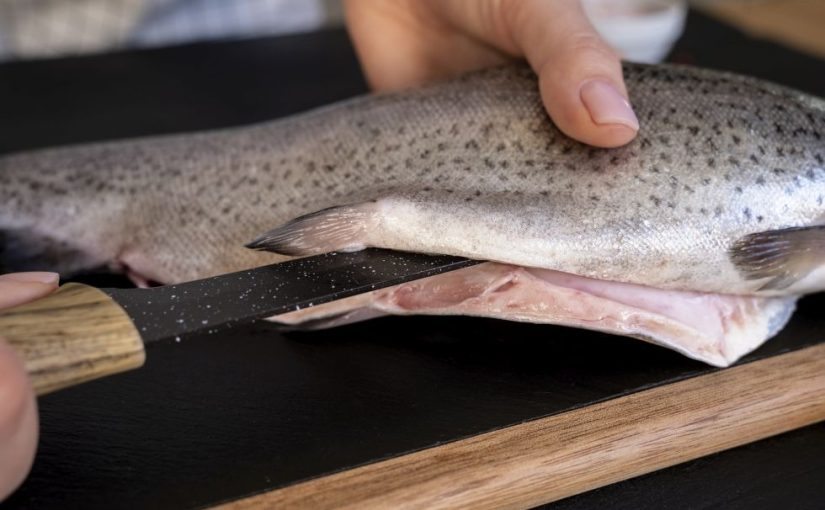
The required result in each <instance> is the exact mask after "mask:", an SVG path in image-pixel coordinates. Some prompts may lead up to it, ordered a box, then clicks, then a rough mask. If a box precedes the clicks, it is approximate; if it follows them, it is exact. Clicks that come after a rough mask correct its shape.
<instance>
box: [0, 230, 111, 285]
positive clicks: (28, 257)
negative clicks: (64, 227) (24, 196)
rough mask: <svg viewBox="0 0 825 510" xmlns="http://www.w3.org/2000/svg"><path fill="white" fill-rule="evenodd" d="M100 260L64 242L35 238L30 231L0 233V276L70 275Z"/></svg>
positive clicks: (40, 237)
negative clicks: (25, 273)
mask: <svg viewBox="0 0 825 510" xmlns="http://www.w3.org/2000/svg"><path fill="white" fill-rule="evenodd" d="M101 263H102V261H100V260H97V259H96V258H95V257H92V256H91V255H90V254H89V253H88V252H84V251H81V250H79V249H77V248H75V247H74V246H71V245H70V244H69V243H67V242H65V241H60V240H58V239H55V238H52V237H48V236H44V235H39V234H37V233H36V232H35V231H34V230H29V229H10V230H4V231H0V273H7V272H12V271H56V272H58V273H61V274H71V273H75V272H77V271H80V270H85V269H90V268H93V267H96V266H100V265H101Z"/></svg>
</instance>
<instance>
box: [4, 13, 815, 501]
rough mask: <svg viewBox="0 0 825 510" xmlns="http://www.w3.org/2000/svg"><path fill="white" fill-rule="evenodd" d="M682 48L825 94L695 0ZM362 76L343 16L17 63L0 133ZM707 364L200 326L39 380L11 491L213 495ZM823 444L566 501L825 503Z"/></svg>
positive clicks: (251, 112) (65, 127)
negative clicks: (23, 463) (92, 377)
mask: <svg viewBox="0 0 825 510" xmlns="http://www.w3.org/2000/svg"><path fill="white" fill-rule="evenodd" d="M671 59H672V60H676V61H681V62H687V63H695V64H699V65H703V66H706V67H716V68H724V69H730V70H735V71H739V72H743V73H747V74H751V75H756V76H762V77H766V78H770V79H772V80H774V81H777V82H780V83H784V84H787V85H791V86H794V87H797V88H800V89H804V90H807V91H810V92H812V93H815V94H818V95H825V64H823V62H822V61H819V60H816V59H814V58H811V57H806V56H804V55H801V54H798V53H794V52H791V51H788V50H785V49H782V48H780V47H778V46H775V45H772V44H768V43H765V42H760V41H756V40H753V39H749V38H746V37H745V36H743V35H741V34H739V33H738V32H736V31H733V30H731V29H729V28H727V27H725V26H723V25H720V24H718V23H716V22H713V21H711V20H709V19H707V18H704V17H702V16H700V15H697V14H695V13H692V14H691V16H690V18H689V23H688V29H687V32H686V35H685V37H684V38H683V39H682V40H681V41H680V43H679V44H678V46H677V48H676V49H675V50H674V52H673V55H672V57H671ZM364 90H365V85H364V82H363V79H362V77H361V74H360V72H359V70H358V67H357V63H356V61H355V57H354V55H353V52H352V49H351V47H350V45H349V42H348V41H347V39H346V36H345V34H344V33H343V32H342V31H328V32H321V33H316V34H309V35H301V36H290V37H278V38H268V39H259V40H253V41H245V42H227V43H209V44H198V45H192V46H185V47H177V48H171V49H163V50H149V51H139V52H128V53H120V54H114V55H108V56H98V57H88V58H74V59H64V60H51V61H41V62H32V63H13V64H5V65H0V119H1V121H0V152H8V151H13V150H20V149H26V148H34V147H42V146H52V145H57V144H65V143H73V142H81V141H88V140H101V139H112V138H122V137H129V136H137V135H143V134H156V133H165V132H175V131H186V130H196V129H205V128H213V127H221V126H227V125H236V124H243V123H249V122H253V121H259V120H265V119H270V118H274V117H278V116H283V115H287V114H290V113H294V112H298V111H301V110H305V109H307V108H310V107H312V106H316V105H321V104H325V103H328V102H332V101H335V100H338V99H342V98H345V97H350V96H352V95H355V94H358V93H361V92H363V91H364ZM85 279H86V281H92V282H99V283H102V282H107V283H111V282H112V280H111V279H110V278H108V277H103V276H100V275H94V276H89V277H86V278H85ZM117 282H121V281H120V280H117ZM824 303H825V300H823V297H822V296H815V297H813V298H807V299H806V300H804V301H803V303H802V305H801V309H800V311H799V313H798V314H797V315H796V317H795V318H794V320H793V321H792V323H791V325H790V326H789V327H788V328H787V329H786V330H785V331H784V332H783V333H782V334H781V335H780V337H778V338H777V339H775V340H773V341H771V342H769V343H768V344H767V345H766V346H765V347H764V348H762V349H760V350H759V351H758V352H757V353H755V354H753V355H751V356H749V357H748V360H753V359H757V358H759V357H763V356H768V355H772V354H776V353H779V352H785V351H787V350H790V349H798V348H801V347H804V346H806V345H810V344H811V343H814V342H818V341H821V340H822V339H823V336H825V335H823V333H822V332H823V331H825V330H823V326H825V322H823V319H822V314H821V312H819V310H821V309H822V305H823V304H824ZM711 370H712V369H711V368H708V367H707V366H704V365H702V364H700V363H697V362H693V361H691V360H688V359H685V358H683V357H682V356H680V355H678V354H675V353H672V352H670V351H666V350H664V349H661V348H657V347H654V346H650V345H647V344H643V343H641V342H638V341H635V340H630V339H626V338H620V337H613V336H606V335H601V334H597V333H592V332H587V331H581V330H572V329H567V328H561V327H548V326H537V325H527V324H516V323H508V322H501V321H492V320H481V319H471V318H437V317H414V318H386V319H379V320H376V321H372V322H369V323H363V324H357V325H353V326H348V327H344V328H339V329H335V330H332V331H325V332H318V333H311V334H310V333H303V334H291V335H288V336H284V335H281V334H280V333H278V332H277V330H276V329H275V328H274V327H273V326H271V325H268V324H255V325H249V326H246V327H243V328H237V329H234V330H232V331H229V332H227V333H225V334H222V335H213V336H211V337H210V336H204V337H195V336H192V337H186V338H183V340H182V341H181V342H180V343H175V342H167V343H163V344H160V345H156V346H152V347H151V348H150V349H149V351H148V362H147V365H146V366H145V367H144V368H143V369H141V370H138V371H135V372H132V373H127V374H123V375H120V376H117V377H111V378H108V379H105V380H100V381H96V382H93V383H89V384H86V385H84V386H80V387H77V388H73V389H70V390H66V391H63V392H60V393H57V394H53V395H49V396H47V397H45V398H43V399H41V401H40V406H41V415H42V441H41V446H40V450H39V453H38V457H37V460H36V462H35V466H34V469H33V471H32V474H31V476H30V478H29V480H28V481H27V482H26V484H25V485H24V486H23V487H22V488H21V489H20V490H19V491H18V492H17V493H16V494H15V495H13V496H12V497H11V498H10V499H9V500H8V501H7V502H6V503H4V504H2V505H0V507H2V508H3V509H6V508H9V509H10V508H83V509H92V508H147V507H150V508H158V509H161V508H188V507H200V506H205V505H209V504H214V503H217V502H221V501H225V500H229V499H234V498H238V497H242V496H245V495H250V494H252V493H255V492H260V491H264V490H267V489H272V488H275V487H279V486H283V485H286V484H290V483H294V482H296V481H299V480H304V479H307V478H311V477H315V476H320V475H323V474H328V473H331V472H334V471H338V470H341V469H346V468H349V467H353V466H356V465H360V464H363V463H367V462H371V461H376V460H380V459H383V458H387V457H391V456H395V455H399V454H403V453H405V452H409V451H413V450H417V449H421V448H426V447H428V446H434V445H436V444H440V443H443V442H446V441H452V440H456V439H460V438H463V437H467V436H470V435H473V434H477V433H480V432H485V431H489V430H492V429H495V428H498V427H504V426H507V425H511V424H515V423H520V422H523V421H525V420H529V419H535V418H539V417H543V416H547V415H549V414H553V413H556V412H561V411H564V410H565V409H569V408H571V407H577V406H581V405H586V404H587V403H591V402H594V401H599V400H603V399H607V398H612V397H615V396H618V395H622V394H626V393H628V392H632V391H637V390H639V389H642V388H645V387H650V386H652V385H658V384H665V383H667V382H670V381H674V380H679V379H683V378H686V377H692V376H695V375H699V374H702V373H707V372H709V371H711ZM823 454H825V427H823V426H822V425H816V426H812V427H808V428H806V429H802V430H799V431H796V432H792V433H789V434H785V435H783V436H779V437H777V438H773V439H769V440H766V441H761V442H758V443H754V444H752V445H748V446H745V447H741V448H737V449H735V450H732V451H729V452H725V453H722V454H718V455H714V456H710V457H707V458H704V459H700V460H697V461H694V462H690V463H686V464H682V465H680V466H676V467H674V468H670V469H666V470H663V471H659V472H657V473H653V474H651V475H648V476H644V477H640V478H636V479H634V480H630V481H626V482H622V483H619V484H615V485H612V486H609V487H605V488H603V489H599V490H596V491H593V492H590V493H587V494H583V495H580V496H577V497H574V498H570V499H567V500H565V501H562V502H559V503H557V504H555V505H551V506H550V507H552V508H565V509H579V508H593V507H607V508H639V507H654V508H671V509H683V508H685V509H686V508H713V507H724V508H749V509H750V508H779V507H784V506H787V505H789V504H790V505H791V506H792V507H793V508H821V506H822V502H823V501H825V485H824V484H823V482H825V455H823Z"/></svg>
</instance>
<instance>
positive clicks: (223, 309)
mask: <svg viewBox="0 0 825 510" xmlns="http://www.w3.org/2000/svg"><path fill="white" fill-rule="evenodd" d="M478 263H479V261H476V260H469V259H465V258H460V257H450V256H446V255H423V254H420V253H406V252H397V251H390V250H381V249H376V248H370V249H366V250H362V251H358V252H353V253H329V254H325V255H317V256H314V257H307V258H303V259H298V260H290V261H287V262H282V263H280V264H272V265H270V266H264V267H259V268H255V269H250V270H248V271H240V272H237V273H230V274H226V275H222V276H216V277H213V278H207V279H204V280H197V281H193V282H187V283H181V284H178V285H167V286H164V287H155V288H151V289H104V291H105V292H106V293H108V294H109V295H110V296H112V298H113V299H114V300H115V301H117V302H118V303H119V304H120V305H121V306H122V307H123V308H124V309H125V310H126V312H127V313H128V314H129V316H130V317H131V318H132V321H133V322H134V323H135V326H136V327H137V328H138V331H140V333H141V336H142V337H143V341H144V342H146V343H148V342H153V341H157V340H162V339H165V338H174V337H176V336H180V335H184V334H188V333H193V332H196V331H203V330H214V331H217V330H219V329H223V328H226V327H231V326H232V325H233V324H237V323H241V322H247V321H250V320H252V319H258V318H263V317H270V316H273V315H279V314H282V313H286V312H291V311H295V310H299V309H302V308H306V307H308V306H313V305H319V304H322V303H328V302H330V301H334V300H336V299H342V298H345V297H349V296H354V295H356V294H361V293H364V292H369V291H371V290H375V289H380V288H384V287H391V286H393V285H398V284H400V283H404V282H408V281H411V280H416V279H420V278H426V277H428V276H433V275H436V274H440V273H445V272H448V271H453V270H456V269H460V268H463V267H467V266H471V265H474V264H478Z"/></svg>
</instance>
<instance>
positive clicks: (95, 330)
mask: <svg viewBox="0 0 825 510" xmlns="http://www.w3.org/2000/svg"><path fill="white" fill-rule="evenodd" d="M0 336H2V337H3V338H4V339H5V340H6V341H7V342H8V343H9V344H11V346H12V347H14V349H15V350H16V351H17V352H18V353H19V354H20V355H21V356H22V357H23V359H24V361H25V364H26V369H27V370H28V372H29V375H30V377H31V380H32V385H33V386H34V389H35V392H36V393H37V394H38V395H43V394H45V393H49V392H51V391H55V390H58V389H61V388H65V387H68V386H73V385H75V384H79V383H82V382H85V381H89V380H91V379H96V378H98V377H103V376H106V375H111V374H116V373H119V372H124V371H126V370H130V369H133V368H138V367H140V366H141V365H143V362H144V359H145V352H144V350H143V341H142V340H141V338H140V335H139V334H138V332H137V330H136V329H135V326H134V325H133V324H132V321H131V320H130V319H129V317H128V316H127V315H126V312H125V311H124V310H123V308H121V307H120V305H118V304H117V303H116V302H115V301H114V300H112V298H110V297H109V296H108V295H107V294H106V293H104V292H102V291H100V290H98V289H95V288H94V287H89V286H87V285H81V284H77V283H70V284H67V285H64V286H62V287H60V288H59V289H58V290H57V291H56V292H55V293H53V294H51V295H49V296H47V297H46V298H43V299H39V300H37V301H34V302H31V303H27V304H25V305H22V306H18V307H15V308H11V309H9V310H3V311H2V312H0Z"/></svg>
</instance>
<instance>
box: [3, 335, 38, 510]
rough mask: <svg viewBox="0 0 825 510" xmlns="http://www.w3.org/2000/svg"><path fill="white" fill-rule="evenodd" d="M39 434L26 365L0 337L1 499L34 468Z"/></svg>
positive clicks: (35, 408)
mask: <svg viewBox="0 0 825 510" xmlns="http://www.w3.org/2000/svg"><path fill="white" fill-rule="evenodd" d="M37 435H38V433H37V403H36V401H35V399H34V393H33V392H32V389H31V385H30V384H29V381H28V377H27V376H26V369H25V368H24V367H23V363H22V361H21V360H20V358H18V357H17V355H16V354H15V352H14V351H13V350H12V348H11V347H9V346H8V345H6V343H5V342H3V340H2V339H0V501H2V500H3V499H5V497H6V496H8V495H9V494H11V492H12V491H14V489H15V488H17V486H18V485H20V483H22V482H23V479H24V478H25V477H26V474H27V473H28V472H29V469H31V465H32V461H33V460H34V453H35V450H36V449H37Z"/></svg>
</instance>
